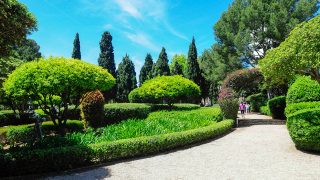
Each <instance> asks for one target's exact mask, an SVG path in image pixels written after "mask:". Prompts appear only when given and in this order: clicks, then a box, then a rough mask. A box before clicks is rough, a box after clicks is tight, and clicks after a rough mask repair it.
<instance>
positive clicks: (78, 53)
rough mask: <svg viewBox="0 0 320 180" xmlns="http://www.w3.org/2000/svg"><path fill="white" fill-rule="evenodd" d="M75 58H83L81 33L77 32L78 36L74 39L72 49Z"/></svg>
mask: <svg viewBox="0 0 320 180" xmlns="http://www.w3.org/2000/svg"><path fill="white" fill-rule="evenodd" d="M71 57H72V58H73V59H81V51H80V39H79V33H77V34H76V37H75V38H74V41H73V50H72V56H71Z"/></svg>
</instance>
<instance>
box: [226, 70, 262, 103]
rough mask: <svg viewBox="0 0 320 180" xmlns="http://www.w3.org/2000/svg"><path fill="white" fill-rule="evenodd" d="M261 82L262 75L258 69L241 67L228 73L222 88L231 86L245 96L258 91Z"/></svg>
mask: <svg viewBox="0 0 320 180" xmlns="http://www.w3.org/2000/svg"><path fill="white" fill-rule="evenodd" d="M262 83H263V76H262V74H261V72H260V70H259V69H257V68H254V69H241V70H237V71H235V72H232V73H230V74H228V76H227V78H226V79H225V80H224V81H223V84H222V88H231V89H233V90H234V91H235V92H236V93H238V94H239V95H242V96H244V97H245V96H248V95H252V94H255V93H258V92H260V87H261V86H262Z"/></svg>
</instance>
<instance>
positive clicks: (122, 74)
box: [117, 55, 137, 102]
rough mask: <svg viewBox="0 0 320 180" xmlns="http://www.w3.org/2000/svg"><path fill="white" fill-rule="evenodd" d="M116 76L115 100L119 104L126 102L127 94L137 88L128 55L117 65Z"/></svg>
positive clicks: (132, 66) (132, 65) (134, 73)
mask: <svg viewBox="0 0 320 180" xmlns="http://www.w3.org/2000/svg"><path fill="white" fill-rule="evenodd" d="M117 74H118V76H117V99H118V101H119V102H128V95H129V93H130V92H131V91H132V90H133V89H135V88H136V87H137V79H136V72H135V70H134V64H133V62H132V61H131V60H130V58H129V56H128V55H126V56H125V57H124V58H123V59H122V62H121V63H120V64H119V67H118V71H117Z"/></svg>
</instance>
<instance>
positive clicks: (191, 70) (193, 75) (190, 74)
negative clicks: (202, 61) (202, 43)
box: [187, 38, 201, 85]
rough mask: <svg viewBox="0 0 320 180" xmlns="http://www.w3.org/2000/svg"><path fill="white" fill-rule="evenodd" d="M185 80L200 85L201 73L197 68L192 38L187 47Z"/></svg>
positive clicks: (195, 48)
mask: <svg viewBox="0 0 320 180" xmlns="http://www.w3.org/2000/svg"><path fill="white" fill-rule="evenodd" d="M187 78H188V79H190V80H192V81H193V82H195V83H196V84H198V85H200V81H201V71H200V68H199V63H198V54H197V47H196V43H195V40H194V38H192V42H191V44H190V46H189V52H188V62H187Z"/></svg>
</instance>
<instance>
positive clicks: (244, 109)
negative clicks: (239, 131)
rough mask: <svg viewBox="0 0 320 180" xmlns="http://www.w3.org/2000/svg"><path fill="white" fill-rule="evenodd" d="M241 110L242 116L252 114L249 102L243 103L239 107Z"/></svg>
mask: <svg viewBox="0 0 320 180" xmlns="http://www.w3.org/2000/svg"><path fill="white" fill-rule="evenodd" d="M239 109H240V112H241V114H244V113H250V112H251V106H250V104H249V103H248V102H241V103H240V105H239Z"/></svg>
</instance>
